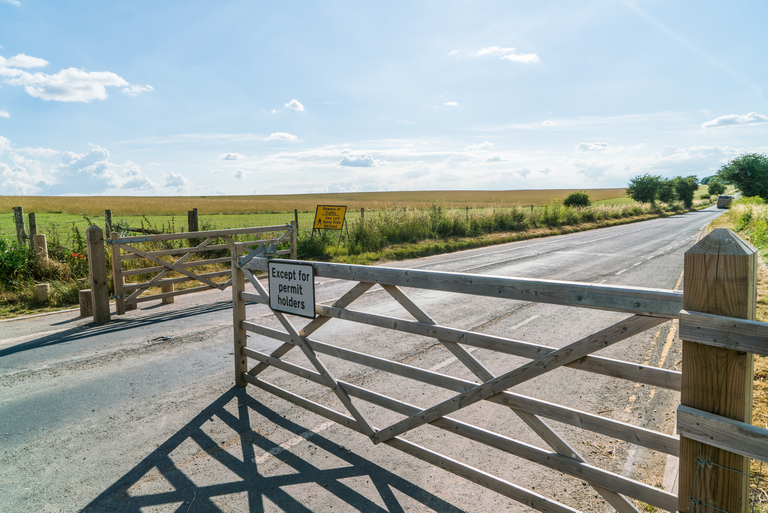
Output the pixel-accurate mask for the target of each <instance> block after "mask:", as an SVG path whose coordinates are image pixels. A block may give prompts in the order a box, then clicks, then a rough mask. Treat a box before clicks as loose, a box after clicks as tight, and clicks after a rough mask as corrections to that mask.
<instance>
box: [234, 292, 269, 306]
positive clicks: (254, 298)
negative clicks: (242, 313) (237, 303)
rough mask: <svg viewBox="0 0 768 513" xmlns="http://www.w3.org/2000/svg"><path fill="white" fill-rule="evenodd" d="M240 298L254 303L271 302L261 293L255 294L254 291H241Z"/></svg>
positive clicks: (266, 303) (263, 303)
mask: <svg viewBox="0 0 768 513" xmlns="http://www.w3.org/2000/svg"><path fill="white" fill-rule="evenodd" d="M240 299H242V300H243V301H250V302H252V303H259V304H262V305H268V304H269V300H267V299H264V298H263V297H261V296H260V295H258V294H254V293H252V292H241V293H240Z"/></svg>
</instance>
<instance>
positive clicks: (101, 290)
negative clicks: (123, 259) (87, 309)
mask: <svg viewBox="0 0 768 513" xmlns="http://www.w3.org/2000/svg"><path fill="white" fill-rule="evenodd" d="M85 238H86V240H87V242H88V274H89V275H90V279H91V295H92V296H93V322H95V323H97V324H102V323H105V322H109V319H110V315H109V280H108V278H107V262H106V259H105V258H104V232H103V231H102V230H101V228H99V227H98V226H96V225H95V224H94V225H91V227H90V228H88V229H87V230H85Z"/></svg>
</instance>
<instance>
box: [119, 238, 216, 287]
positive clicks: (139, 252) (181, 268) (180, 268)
mask: <svg viewBox="0 0 768 513" xmlns="http://www.w3.org/2000/svg"><path fill="white" fill-rule="evenodd" d="M125 247H126V249H127V250H128V251H133V252H134V253H136V254H137V255H142V256H143V257H144V258H146V259H147V260H151V261H153V262H155V263H156V264H160V265H163V266H164V267H166V268H167V269H170V270H172V271H176V272H177V273H179V274H183V275H185V276H189V277H190V278H192V279H194V280H197V281H199V282H201V283H205V284H207V285H210V286H211V287H214V288H218V289H221V288H222V287H221V285H220V284H218V283H216V282H213V281H211V280H208V279H206V278H201V277H200V276H198V275H197V274H195V273H192V272H189V271H187V270H186V269H184V264H180V265H179V266H176V265H173V264H171V263H169V262H166V261H164V260H160V259H159V258H155V257H153V256H148V255H147V254H146V253H145V252H144V251H142V250H140V249H138V248H135V247H133V246H128V245H126V246H125ZM229 260H230V259H225V261H229ZM222 290H223V289H222Z"/></svg>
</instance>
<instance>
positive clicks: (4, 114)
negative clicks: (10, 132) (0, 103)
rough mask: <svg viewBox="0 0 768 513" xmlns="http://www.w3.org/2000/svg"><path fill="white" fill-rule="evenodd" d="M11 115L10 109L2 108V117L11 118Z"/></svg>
mask: <svg viewBox="0 0 768 513" xmlns="http://www.w3.org/2000/svg"><path fill="white" fill-rule="evenodd" d="M10 117H11V115H10V114H8V111H6V110H0V118H10Z"/></svg>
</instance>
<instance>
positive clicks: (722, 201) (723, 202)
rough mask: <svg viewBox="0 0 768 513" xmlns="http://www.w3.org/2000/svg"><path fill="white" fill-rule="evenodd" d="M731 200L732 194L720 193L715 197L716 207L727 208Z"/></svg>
mask: <svg viewBox="0 0 768 513" xmlns="http://www.w3.org/2000/svg"><path fill="white" fill-rule="evenodd" d="M731 201H733V196H730V195H728V194H722V195H720V196H718V197H717V208H729V207H730V206H731Z"/></svg>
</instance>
